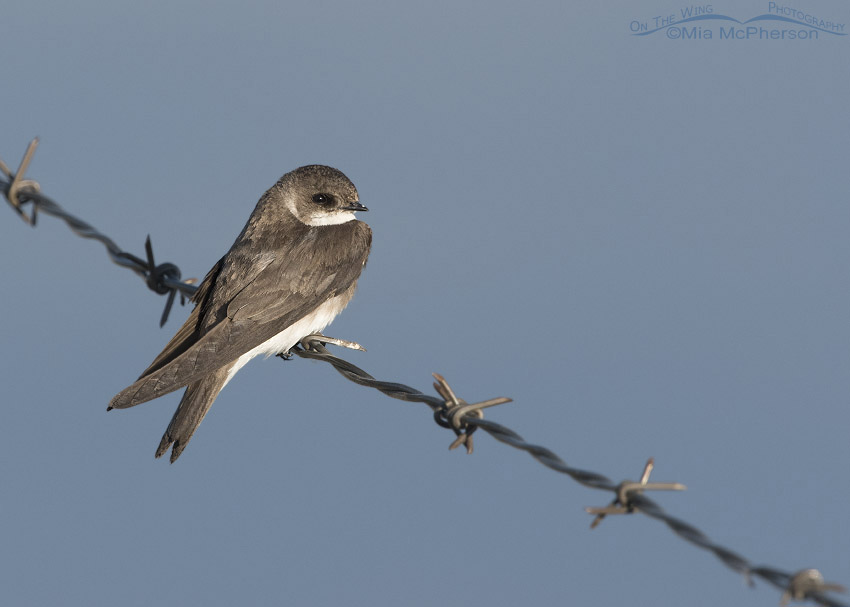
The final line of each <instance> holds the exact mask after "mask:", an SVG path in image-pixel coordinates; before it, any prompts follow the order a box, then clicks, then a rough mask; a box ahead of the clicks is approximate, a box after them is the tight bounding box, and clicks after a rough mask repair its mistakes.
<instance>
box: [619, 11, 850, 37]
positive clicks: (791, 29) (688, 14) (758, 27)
mask: <svg viewBox="0 0 850 607" xmlns="http://www.w3.org/2000/svg"><path fill="white" fill-rule="evenodd" d="M629 32H630V33H631V34H632V35H633V36H664V37H666V38H669V39H670V40H762V41H769V40H806V41H810V40H821V39H827V38H838V37H841V36H847V33H848V32H847V30H846V27H845V24H844V22H841V21H836V20H835V19H826V18H824V17H823V16H822V15H816V14H814V13H811V12H809V11H807V10H803V9H799V8H797V7H794V6H787V5H782V4H780V3H778V2H768V3H767V12H766V13H763V14H761V15H758V16H756V17H752V18H751V19H746V20H741V19H736V18H735V17H732V16H730V15H726V14H722V13H718V12H715V10H714V5H712V4H691V5H688V6H685V7H682V8H680V9H679V11H678V12H676V13H671V14H669V15H655V16H653V17H650V18H648V19H634V20H632V21H631V22H630V23H629Z"/></svg>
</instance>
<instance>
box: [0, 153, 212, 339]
mask: <svg viewBox="0 0 850 607" xmlns="http://www.w3.org/2000/svg"><path fill="white" fill-rule="evenodd" d="M37 146H38V139H37V138H36V139H33V140H32V142H30V144H29V146H28V147H27V151H26V153H25V154H24V158H23V160H22V161H21V165H20V167H19V168H18V171H17V172H15V173H12V171H11V170H10V169H9V167H8V166H6V164H5V163H4V162H3V161H2V160H0V172H2V173H3V174H4V175H5V176H6V178H7V180H4V179H0V190H2V192H3V196H4V197H5V198H6V200H7V201H8V202H9V204H10V205H11V206H12V208H13V209H14V210H15V211H16V212H17V213H18V215H20V216H21V218H22V219H23V220H24V221H25V222H26V223H28V224H29V225H31V226H35V225H36V221H37V218H38V213H46V214H48V215H52V216H53V217H58V218H59V219H61V220H63V221H64V222H65V223H66V224H68V227H69V228H71V230H72V231H73V232H74V233H75V234H77V235H78V236H80V237H82V238H88V239H91V240H97V241H98V242H100V243H102V244H103V246H104V247H106V252H107V254H108V255H109V259H110V260H111V261H112V262H113V263H115V264H117V265H119V266H121V267H123V268H128V269H129V270H132V271H133V272H135V273H136V274H137V275H138V276H140V277H141V278H142V279H143V280H144V281H145V283H146V284H147V285H148V288H149V289H151V290H152V291H154V292H155V293H159V294H160V295H165V294H168V296H169V297H168V301H167V303H166V307H165V310H164V312H163V315H162V318H161V321H160V326H162V325H164V324H165V321H166V320H167V318H168V313H169V312H170V310H171V305H172V304H173V302H174V297H175V295H176V294H177V293H178V292H179V293H181V296H188V297H191V295H192V294H193V293H194V292H195V290H196V289H197V287H196V286H194V284H193V282H194V279H190V280H189V281H183V280H180V269H179V268H178V267H177V266H176V265H174V264H172V263H163V264H159V265H156V264H155V263H154V260H153V249H152V247H151V244H150V236H148V239H147V241H146V242H145V249H146V252H147V260H144V259H141V258H139V257H137V256H135V255H133V254H132V253H128V252H127V251H124V250H123V249H121V247H119V246H118V245H117V244H115V241H113V240H112V239H111V238H109V237H108V236H107V235H105V234H103V233H102V232H100V231H99V230H97V229H96V228H95V227H94V226H92V225H91V224H90V223H88V222H86V221H83V220H82V219H80V218H79V217H76V216H75V215H72V214H71V213H69V212H68V211H66V210H65V209H63V208H62V207H61V206H60V205H59V204H57V203H56V202H55V201H53V200H52V199H50V198H48V197H47V196H45V195H44V194H42V193H41V188H40V186H39V185H38V182H36V181H33V180H30V179H24V174H25V172H26V169H27V167H28V166H29V163H30V160H31V159H32V156H33V154H34V153H35V149H36V147H37ZM28 203H29V204H32V205H33V208H32V213H31V214H30V215H29V216H28V215H27V214H26V213H25V212H24V209H23V207H24V205H26V204H28Z"/></svg>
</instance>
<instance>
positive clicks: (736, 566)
mask: <svg viewBox="0 0 850 607" xmlns="http://www.w3.org/2000/svg"><path fill="white" fill-rule="evenodd" d="M37 145H38V140H37V139H34V140H33V141H32V142H31V143H30V144H29V146H28V147H27V151H26V153H25V154H24V157H23V160H22V161H21V163H20V165H19V167H18V170H17V171H16V172H14V173H13V172H12V171H11V170H10V169H9V167H8V166H7V165H6V164H5V163H4V162H3V161H2V160H0V172H2V173H3V175H5V177H6V179H7V180H3V179H0V189H2V191H3V195H4V196H5V198H6V199H7V201H8V202H9V204H10V205H11V206H12V208H13V209H14V210H15V211H16V212H17V213H18V215H20V216H21V218H23V220H24V221H25V222H26V223H28V224H29V225H32V226H35V224H36V219H37V214H38V212H45V213H47V214H49V215H53V216H55V217H59V218H60V219H62V220H64V221H65V222H66V223H67V224H68V226H69V227H70V228H71V229H72V230H73V231H74V232H75V233H76V234H78V235H79V236H81V237H83V238H91V239H94V240H98V241H100V242H101V243H103V245H104V246H105V247H106V250H107V253H108V254H109V257H110V259H111V260H112V261H113V262H114V263H116V264H118V265H119V266H122V267H125V268H128V269H130V270H132V271H133V272H135V273H136V274H138V275H139V276H141V277H142V278H143V279H144V280H145V284H147V286H148V288H149V289H151V290H152V291H154V292H155V293H159V294H160V295H166V294H167V295H168V300H167V303H166V307H165V310H164V312H163V315H162V318H161V321H160V326H162V325H163V324H164V323H165V320H166V319H167V317H168V313H169V311H170V309H171V306H172V304H173V302H174V299H175V296H176V295H177V293H178V292H179V293H180V294H181V303H182V301H183V297H184V296H191V295H192V294H193V293H194V292H195V290H196V289H197V287H196V286H195V285H194V284H193V283H194V282H195V281H194V279H193V280H185V281H181V280H180V276H181V274H180V270H179V268H177V266H176V265H174V264H171V263H164V264H160V265H157V264H155V263H154V257H153V250H152V247H151V244H150V237H148V239H147V241H146V242H145V251H146V259H144V260H143V259H141V258H139V257H136V256H135V255H132V254H131V253H128V252H126V251H123V250H122V249H120V248H119V247H118V246H117V245H116V244H115V242H113V241H112V239H110V238H109V237H107V236H105V235H104V234H102V233H101V232H99V231H97V230H96V229H95V228H93V227H92V226H91V225H90V224H88V223H86V222H85V221H83V220H81V219H79V218H77V217H75V216H74V215H71V214H70V213H68V212H67V211H65V210H64V209H63V208H62V207H60V206H59V205H58V204H56V203H55V202H54V201H53V200H51V199H50V198H48V197H46V196H44V195H43V194H41V191H40V190H41V188H40V186H39V185H38V183H37V182H35V181H33V180H29V179H25V178H24V176H25V173H26V170H27V168H28V167H29V164H30V161H31V160H32V156H33V154H34V152H35V149H36V146H37ZM26 204H32V211H31V214H30V215H27V214H26V213H25V212H24V205H26ZM324 343H344V344H350V342H342V340H334V339H330V338H325V337H324V336H322V335H311V336H307V337H306V338H304V339H303V340H302V341H301V342H300V344H299V345H297V346H296V347H294V348H293V349H292V351H291V352H288V353H284V354H281V355H280V356H281V357H283V358H291V356H292V355H297V356H299V357H301V358H307V359H312V360H319V361H322V362H325V363H328V364H330V365H332V366H333V367H334V369H336V370H337V371H338V372H339V373H340V374H341V375H342V376H343V377H345V378H346V379H348V380H349V381H352V382H354V383H356V384H359V385H361V386H365V387H368V388H373V389H376V390H378V391H380V392H381V393H383V394H385V395H387V396H389V397H391V398H395V399H399V400H403V401H407V402H420V403H424V404H425V405H427V406H428V407H429V408H430V409H431V411H432V412H433V416H434V420H435V421H436V422H437V424H439V425H440V426H442V427H444V428H448V429H451V430H452V431H453V432H454V433H455V440H454V441H453V442H452V443H451V445H450V446H449V448H450V449H454V448H456V447H458V446H460V445H464V446H465V447H466V451H467V453H472V450H473V434H474V433H475V431H476V430H479V429H480V430H482V431H484V432H486V433H487V434H489V435H490V436H492V437H493V438H494V439H496V440H497V441H499V442H502V443H504V444H506V445H510V446H511V447H514V448H516V449H519V450H521V451H525V452H526V453H528V454H529V455H530V456H531V457H533V458H534V459H535V460H537V461H538V462H540V463H541V464H543V465H544V466H546V467H548V468H550V469H552V470H554V471H556V472H560V473H562V474H566V475H567V476H569V477H570V478H572V479H573V480H574V481H576V482H577V483H579V484H581V485H584V486H585V487H589V488H591V489H598V490H603V491H609V492H612V493H613V494H614V499H613V501H612V502H611V503H610V504H609V505H608V506H604V507H594V508H587V509H586V511H587V512H588V513H590V514H594V515H596V516H595V517H594V519H593V522H592V523H591V528H594V527H596V526H597V525H598V524H599V523H600V522H601V521H602V520H603V519H604V518H605V517H606V516H608V515H616V514H630V513H634V512H638V513H641V514H644V515H646V516H648V517H650V518H654V519H656V520H659V521H661V522H662V523H664V524H665V525H667V527H669V528H670V530H671V531H673V533H675V534H676V535H677V536H678V537H680V538H682V539H683V540H685V541H687V542H690V543H691V544H693V545H695V546H697V547H698V548H701V549H703V550H707V551H709V552H711V553H713V554H714V555H715V556H716V557H717V558H718V559H719V560H720V561H721V562H722V563H723V564H724V565H726V566H727V567H728V568H730V569H731V570H732V571H734V572H736V573H739V574H742V575H743V576H744V577H745V579H746V580H747V582H748V583H749V584H750V585H753V584H754V578H760V579H762V580H764V581H766V582H768V583H769V584H771V585H772V586H775V587H776V588H778V589H780V590H781V591H782V592H783V594H782V597H781V600H780V605H783V606H784V605H786V604H787V603H788V602H789V601H790V600H807V599H808V600H812V601H815V602H816V603H819V604H820V605H825V606H826V607H847V604H845V603H842V602H840V601H837V600H836V599H834V598H832V597H830V596H828V595H827V594H826V593H827V592H846V591H847V590H846V588H844V587H843V586H841V585H839V584H832V583H828V582H826V581H824V578H823V576H822V575H821V573H820V572H819V571H818V570H816V569H803V570H800V571H798V572H796V573H789V572H787V571H782V570H780V569H776V568H774V567H768V566H756V565H754V564H753V563H751V562H750V561H748V560H747V559H746V558H744V557H743V556H741V555H740V554H738V553H736V552H734V551H733V550H730V549H728V548H725V547H723V546H721V545H719V544H717V543H714V542H712V541H711V540H710V539H709V538H708V536H706V535H705V534H704V533H703V532H702V531H700V530H699V529H697V528H696V527H694V526H693V525H691V524H689V523H687V522H685V521H683V520H681V519H679V518H677V517H675V516H672V515H671V514H668V513H667V512H666V511H665V510H664V509H663V508H662V507H661V506H660V505H659V504H657V503H656V502H655V501H653V500H651V499H650V498H648V497H646V496H645V495H644V491H653V490H684V489H685V486H684V485H682V484H680V483H650V482H649V476H650V473H651V471H652V468H653V466H654V461H653V460H652V459H650V460H649V461H648V462H647V464H646V466H645V467H644V470H643V474H642V475H641V478H640V481H637V482H633V481H624V482H622V483H619V484H615V483H613V482H612V481H611V480H610V479H609V478H608V477H606V476H604V475H602V474H599V473H596V472H591V471H588V470H582V469H579V468H574V467H572V466H569V465H568V464H567V463H566V462H565V461H564V460H563V459H561V458H560V457H559V456H558V455H557V454H556V453H555V452H553V451H552V450H550V449H547V448H546V447H542V446H540V445H535V444H533V443H529V442H527V441H526V440H525V439H524V438H523V437H522V436H520V435H519V434H518V433H516V432H514V431H513V430H511V429H510V428H507V427H505V426H503V425H501V424H499V423H496V422H494V421H491V420H486V419H484V415H483V410H484V409H485V408H488V407H493V406H496V405H499V404H503V403H506V402H510V400H511V399H509V398H504V397H500V398H493V399H489V400H485V401H481V402H476V403H467V402H466V401H464V400H463V399H460V398H458V397H457V396H456V395H455V393H454V391H453V390H452V389H451V387H450V386H449V384H448V382H447V381H446V380H445V378H443V377H442V376H440V375H438V374H436V373H435V374H434V378H435V379H436V381H435V382H434V389H435V390H436V391H437V394H438V395H439V397H437V396H432V395H430V394H425V393H423V392H421V391H419V390H417V389H415V388H411V387H410V386H407V385H405V384H400V383H396V382H388V381H382V380H378V379H375V377H373V376H372V375H370V374H369V373H367V372H366V371H364V370H363V369H361V368H360V367H357V366H356V365H354V364H352V363H350V362H348V361H347V360H345V359H342V358H339V357H337V356H334V355H333V354H331V353H330V352H328V350H327V349H326V348H325V346H324V345H323V344H324ZM355 345H356V344H355Z"/></svg>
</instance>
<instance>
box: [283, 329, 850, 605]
mask: <svg viewBox="0 0 850 607" xmlns="http://www.w3.org/2000/svg"><path fill="white" fill-rule="evenodd" d="M293 353H294V354H296V355H298V356H300V357H302V358H308V359H312V360H320V361H322V362H325V363H328V364H330V365H331V366H333V367H334V369H336V370H337V371H338V372H339V373H340V374H341V375H342V376H343V377H345V378H346V379H348V380H350V381H352V382H354V383H356V384H359V385H361V386H365V387H369V388H374V389H376V390H378V391H380V392H382V393H383V394H386V395H387V396H390V397H392V398H397V399H399V400H404V401H408V402H422V403H425V404H426V405H428V406H429V407H430V408H431V409H432V410H433V411H435V412H439V411H441V410H445V408H446V402H445V401H444V400H442V399H439V398H435V397H433V396H430V395H428V394H424V393H423V392H421V391H419V390H417V389H416V388H411V387H410V386H406V385H404V384H399V383H394V382H386V381H382V380H378V379H375V377H374V376H372V375H371V374H369V373H367V372H366V371H364V370H363V369H361V368H359V367H357V366H356V365H354V364H352V363H350V362H348V361H347V360H344V359H342V358H339V357H337V356H334V355H333V354H331V353H330V352H329V351H328V350H327V348H325V347H324V346H323V345H322V344H321V343H319V342H317V341H310V342H309V343H308V344H307V345H306V348H300V349H294V350H293ZM462 421H463V423H464V424H465V425H466V426H468V427H474V428H478V429H481V430H483V431H484V432H486V433H487V434H489V435H490V436H492V437H493V438H495V439H496V440H498V441H499V442H502V443H505V444H506V445H510V446H511V447H514V448H516V449H519V450H521V451H525V452H526V453H528V454H529V455H531V457H533V458H534V459H535V460H537V461H538V462H540V463H541V464H543V465H544V466H546V467H547V468H551V469H552V470H555V471H556V472H561V473H562V474H566V475H568V476H570V477H571V478H572V479H573V480H575V481H576V482H578V483H580V484H582V485H584V486H585V487H590V488H591V489H601V490H603V491H610V492H612V493H614V494H615V495H617V493H618V491H619V485H617V484H615V483H613V482H612V481H611V480H610V479H609V478H608V477H606V476H604V475H602V474H598V473H596V472H591V471H588V470H581V469H579V468H573V467H572V466H569V465H567V463H566V462H565V461H564V460H563V459H561V458H560V457H559V456H558V455H557V454H556V453H554V452H553V451H552V450H550V449H547V448H546V447H542V446H540V445H535V444H533V443H529V442H527V441H526V440H525V439H524V438H523V437H522V436H520V435H519V434H518V433H517V432H515V431H513V430H511V429H510V428H507V427H505V426H503V425H502V424H499V423H497V422H494V421H491V420H486V419H481V418H479V417H476V416H474V415H465V416H464V417H463V419H462ZM628 507H629V511H635V512H640V513H642V514H645V515H646V516H648V517H650V518H654V519H656V520H659V521H661V522H663V523H664V524H666V525H667V526H668V527H669V528H670V530H671V531H673V533H675V534H676V535H677V536H679V537H680V538H682V539H683V540H685V541H687V542H690V543H691V544H693V545H695V546H697V547H698V548H702V549H703V550H707V551H709V552H711V553H713V554H714V555H715V556H716V557H717V558H718V559H720V561H721V562H722V563H723V564H724V565H726V566H727V567H729V568H730V569H731V570H732V571H734V572H736V573H739V574H742V575H744V576H745V577H746V579H747V581H748V582H749V583H750V584H752V578H754V577H758V578H761V579H763V580H765V581H766V582H768V583H770V584H771V585H773V586H775V587H777V588H779V589H780V590H783V591H785V592H786V594H789V592H790V591H791V589H793V584H792V581H793V580H794V578H795V574H792V573H789V572H786V571H782V570H780V569H775V568H773V567H767V566H755V565H753V564H752V563H751V562H750V561H748V560H747V559H746V558H744V557H743V556H741V555H740V554H738V553H736V552H734V551H733V550H730V549H729V548H726V547H724V546H721V545H719V544H716V543H714V542H712V541H711V540H710V539H709V538H708V536H706V535H705V533H703V532H702V531H700V530H699V529H697V528H696V527H694V526H693V525H691V524H689V523H687V522H685V521H683V520H681V519H679V518H677V517H675V516H672V515H671V514H668V513H667V512H666V511H665V510H664V509H663V508H662V507H661V506H660V505H659V504H657V503H656V502H655V501H653V500H652V499H650V498H648V497H646V496H645V495H644V494H643V493H641V492H633V493H630V494H629V496H628ZM836 588H840V587H836ZM792 594H793V593H791V594H789V596H792ZM804 596H805V598H808V599H811V600H813V601H815V602H817V603H819V604H821V605H826V606H827V607H847V606H846V604H845V603H842V602H840V601H837V600H835V599H833V598H831V597H829V596H827V595H826V594H825V593H824V592H821V591H820V590H818V589H813V590H809V591H807V592H805V593H804Z"/></svg>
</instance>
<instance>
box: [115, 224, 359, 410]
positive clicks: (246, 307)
mask: <svg viewBox="0 0 850 607" xmlns="http://www.w3.org/2000/svg"><path fill="white" fill-rule="evenodd" d="M351 223H352V224H356V225H351V226H350V229H349V230H347V231H341V230H336V232H337V233H338V234H337V235H339V236H342V237H341V238H324V239H323V241H322V244H321V246H322V251H323V254H322V255H321V256H318V257H315V256H314V255H311V252H313V253H315V249H314V248H311V247H315V246H320V245H319V244H318V243H317V242H316V241H315V238H302V239H299V242H298V243H295V244H294V245H293V246H292V247H291V248H289V250H287V252H286V255H283V256H277V257H275V258H274V259H273V260H271V261H270V262H268V263H267V264H266V265H265V267H263V269H262V270H260V271H257V272H256V273H255V275H254V276H253V278H251V280H250V282H249V281H244V280H240V281H238V284H239V288H238V291H237V290H236V289H235V288H230V287H226V286H222V287H219V284H218V283H219V282H220V281H221V282H222V284H223V285H224V284H226V283H230V280H229V278H230V277H229V276H228V275H227V273H228V272H229V271H230V270H231V268H233V267H235V266H233V265H232V264H228V262H227V260H225V263H224V265H223V267H222V268H221V269H220V270H219V272H218V274H217V276H216V277H215V278H214V279H213V280H215V283H216V286H215V288H212V289H211V290H210V293H209V295H208V297H209V298H210V302H209V310H208V311H206V312H205V311H203V310H202V311H201V312H199V314H200V315H201V316H200V317H199V318H196V319H195V322H196V323H197V322H198V320H200V321H201V322H202V323H203V324H206V325H207V328H204V329H201V331H202V333H201V334H200V335H197V336H195V335H193V334H192V332H191V330H188V329H187V330H186V331H184V329H185V328H186V325H184V329H181V330H180V331H178V335H180V334H181V333H182V334H183V336H182V337H181V339H180V340H178V336H175V338H174V339H173V340H172V343H170V344H169V346H167V347H166V351H168V353H167V354H166V351H164V352H163V354H160V356H158V357H157V360H156V361H154V364H153V365H151V367H150V369H151V370H150V371H149V372H148V373H146V375H144V376H142V377H141V378H140V379H139V380H138V381H136V382H135V383H134V384H133V385H131V386H129V387H128V388H126V389H124V390H123V391H121V392H120V393H119V394H118V395H116V396H115V397H114V398H113V399H112V401H111V402H110V404H109V407H110V408H114V409H124V408H127V407H132V406H134V405H138V404H140V403H143V402H146V401H148V400H152V399H154V398H157V397H159V396H162V395H163V394H167V393H169V392H172V391H174V390H177V389H178V388H181V387H182V386H185V385H187V384H189V383H191V382H193V381H195V380H197V379H198V378H200V377H201V376H203V375H205V374H207V373H211V372H213V371H215V370H216V369H219V368H220V367H222V366H224V365H226V364H227V363H230V362H232V361H234V360H235V359H237V358H238V357H239V356H241V355H242V354H244V353H245V352H248V351H249V350H252V349H253V348H255V347H256V346H258V345H260V344H261V343H263V342H265V341H267V340H268V339H270V338H271V337H273V336H275V335H277V334H278V333H280V332H281V331H282V330H283V329H285V328H286V327H288V326H290V325H292V324H293V323H295V322H297V321H298V320H300V319H301V318H303V317H304V316H306V315H307V314H309V313H310V312H312V311H313V310H314V309H315V308H316V306H317V305H318V304H320V303H322V302H324V301H327V300H328V299H330V298H331V297H334V296H336V295H339V294H342V293H345V292H347V291H348V290H349V289H352V288H353V286H354V283H355V282H356V280H357V278H358V277H359V276H360V272H361V271H362V269H363V266H364V265H365V264H366V259H367V257H368V254H369V245H370V243H371V231H370V230H369V227H368V226H367V225H366V224H364V223H361V222H351ZM348 225H349V224H342V225H340V226H333V227H340V228H342V227H343V226H348ZM329 227H331V226H325V227H324V229H325V230H327V229H328V228H329ZM346 236H348V237H347V238H346ZM252 267H253V266H252ZM209 276H210V275H208V278H209ZM205 281H206V279H205ZM234 282H235V281H234ZM220 291H227V292H228V293H227V294H226V296H224V295H223V293H222V292H220ZM231 293H233V294H232V295H231ZM222 299H223V300H224V301H222ZM219 302H220V304H219ZM202 303H203V302H199V303H198V306H199V307H200V306H201V305H202ZM193 314H194V312H193ZM190 320H192V318H191V317H190ZM188 322H189V321H187V324H188ZM157 361H159V366H157ZM165 361H167V362H165Z"/></svg>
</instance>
